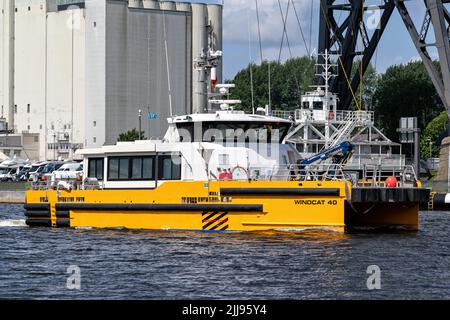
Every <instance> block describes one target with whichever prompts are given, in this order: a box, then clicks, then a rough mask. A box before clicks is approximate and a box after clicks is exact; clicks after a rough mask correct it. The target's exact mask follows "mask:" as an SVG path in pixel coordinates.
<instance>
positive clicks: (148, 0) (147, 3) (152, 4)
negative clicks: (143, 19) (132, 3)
mask: <svg viewBox="0 0 450 320" xmlns="http://www.w3.org/2000/svg"><path fill="white" fill-rule="evenodd" d="M142 4H143V6H144V8H145V9H159V8H160V7H159V1H157V0H143V1H142Z"/></svg>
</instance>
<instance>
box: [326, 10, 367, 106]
mask: <svg viewBox="0 0 450 320" xmlns="http://www.w3.org/2000/svg"><path fill="white" fill-rule="evenodd" d="M320 11H321V12H322V14H323V16H324V17H325V22H326V24H327V26H328V29H329V30H333V29H332V27H331V24H330V21H329V20H328V18H327V13H326V11H325V8H324V7H323V5H322V2H320ZM333 46H334V47H335V50H336V49H339V48H337V42H334V44H333ZM336 51H338V50H336ZM337 59H338V61H339V64H340V66H341V69H342V71H343V73H344V77H345V80H346V81H347V86H348V88H349V89H350V92H351V94H352V97H353V100H354V101H355V104H356V105H358V100H357V99H356V95H355V92H354V91H353V88H352V85H351V83H350V80H349V78H348V75H347V71H345V69H344V63H343V62H342V58H341V56H340V55H338V56H337Z"/></svg>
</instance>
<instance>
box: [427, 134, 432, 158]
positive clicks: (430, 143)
mask: <svg viewBox="0 0 450 320" xmlns="http://www.w3.org/2000/svg"><path fill="white" fill-rule="evenodd" d="M428 145H429V146H430V159H431V158H432V157H433V156H432V150H431V147H432V146H433V142H432V141H431V138H428Z"/></svg>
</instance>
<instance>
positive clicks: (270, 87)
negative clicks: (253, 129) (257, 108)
mask: <svg viewBox="0 0 450 320" xmlns="http://www.w3.org/2000/svg"><path fill="white" fill-rule="evenodd" d="M255 5H256V20H257V22H258V39H259V53H260V56H261V66H262V64H263V61H264V58H263V50H262V41H261V27H260V23H259V7H258V0H255ZM268 76H269V90H268V95H269V108H270V107H271V105H272V95H271V91H272V86H271V71H270V61H269V63H268Z"/></svg>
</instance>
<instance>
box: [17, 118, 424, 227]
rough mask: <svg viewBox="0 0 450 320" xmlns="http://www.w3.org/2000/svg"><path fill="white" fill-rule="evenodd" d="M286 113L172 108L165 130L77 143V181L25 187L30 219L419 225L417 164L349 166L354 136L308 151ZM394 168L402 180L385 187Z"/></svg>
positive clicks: (58, 223) (104, 223) (103, 223)
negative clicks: (80, 163)
mask: <svg viewBox="0 0 450 320" xmlns="http://www.w3.org/2000/svg"><path fill="white" fill-rule="evenodd" d="M290 127H291V122H290V121H289V120H284V119H280V118H275V117H270V116H267V115H259V114H251V115H249V114H244V113H243V112H239V111H233V110H225V111H217V112H215V113H209V114H192V115H187V116H179V117H172V118H170V119H169V129H168V131H167V133H166V135H165V137H164V139H162V140H158V141H152V140H149V141H136V142H119V143H117V145H115V146H103V147H101V148H98V149H85V150H81V151H79V153H80V154H82V155H83V156H84V173H83V177H82V178H81V179H78V180H80V182H77V181H76V180H75V181H53V180H47V181H46V182H45V184H42V182H41V184H39V183H38V184H34V185H33V187H32V188H31V190H29V191H27V193H26V205H25V209H26V213H25V214H26V217H27V220H26V222H27V224H28V225H29V226H48V227H72V228H77V227H81V228H83V227H92V228H127V229H155V230H199V231H208V232H224V231H227V232H229V231H261V230H299V229H302V230H303V229H307V228H314V229H323V230H334V231H339V232H344V231H345V230H351V229H353V228H379V227H396V228H402V229H405V230H413V231H414V230H418V228H419V218H418V217H419V203H420V201H421V200H422V199H425V201H426V199H427V194H426V190H423V189H422V188H421V187H420V183H419V182H418V180H417V178H416V176H415V173H414V170H413V169H412V167H408V166H407V167H395V168H390V169H389V170H386V168H384V169H380V170H373V171H372V172H346V170H345V162H346V160H347V159H348V158H349V157H350V156H351V144H349V143H343V144H341V145H340V146H338V147H335V148H332V149H329V150H324V151H323V152H321V153H319V154H318V155H316V156H314V157H312V158H310V159H302V158H301V157H300V155H299V153H298V152H297V150H296V149H295V148H294V147H292V146H291V145H288V144H284V143H283V141H284V138H285V136H286V134H287V132H288V130H289V129H290ZM387 177H390V179H391V182H392V181H395V183H394V184H395V185H392V184H391V185H390V187H389V188H388V187H387V185H386V184H385V180H386V178H387Z"/></svg>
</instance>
